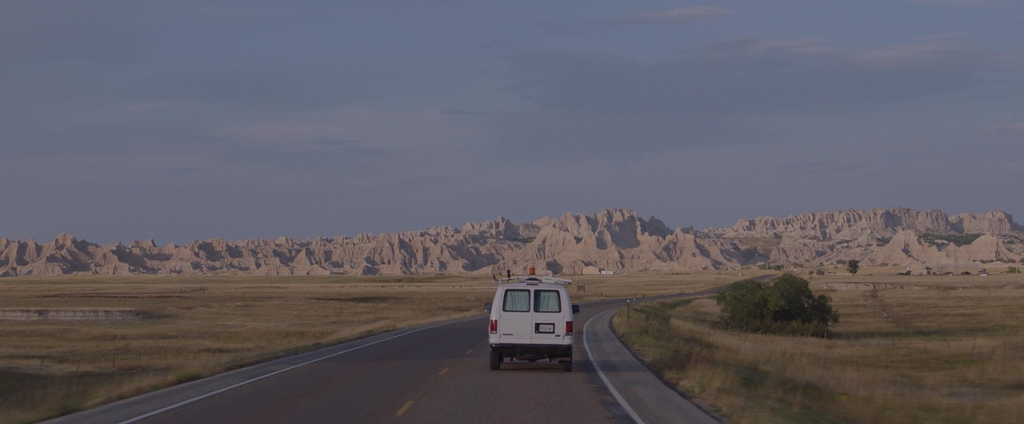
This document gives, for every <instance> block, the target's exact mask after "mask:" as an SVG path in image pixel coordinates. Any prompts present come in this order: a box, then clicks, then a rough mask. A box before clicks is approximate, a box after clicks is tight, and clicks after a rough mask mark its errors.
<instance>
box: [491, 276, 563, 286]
mask: <svg viewBox="0 0 1024 424" xmlns="http://www.w3.org/2000/svg"><path fill="white" fill-rule="evenodd" d="M494 282H495V283H498V284H505V283H545V284H562V285H566V286H567V285H569V284H572V280H569V279H565V278H555V277H547V276H543V275H523V276H518V275H516V276H512V277H509V278H498V279H495V280H494Z"/></svg>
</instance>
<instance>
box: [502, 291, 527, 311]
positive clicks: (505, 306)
mask: <svg viewBox="0 0 1024 424" xmlns="http://www.w3.org/2000/svg"><path fill="white" fill-rule="evenodd" d="M501 310H502V311H505V312H530V291H529V290H505V300H504V301H503V302H502V304H501Z"/></svg>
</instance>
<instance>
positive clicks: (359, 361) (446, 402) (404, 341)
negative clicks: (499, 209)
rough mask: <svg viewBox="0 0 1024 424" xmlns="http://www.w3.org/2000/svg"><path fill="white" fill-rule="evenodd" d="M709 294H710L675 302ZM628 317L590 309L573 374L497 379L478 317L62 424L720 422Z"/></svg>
mask: <svg viewBox="0 0 1024 424" xmlns="http://www.w3.org/2000/svg"><path fill="white" fill-rule="evenodd" d="M720 289H721V288H719V290H720ZM713 291H718V290H713ZM700 294H706V293H696V294H690V295H676V296H671V297H680V296H695V295H700ZM655 299H660V298H648V299H646V300H647V301H651V300H655ZM624 306H625V301H624V300H613V301H601V302H594V303H588V304H584V305H582V311H581V313H580V314H579V315H577V316H576V318H575V322H576V323H577V329H584V331H577V333H576V334H575V336H574V337H575V344H574V349H573V360H574V362H575V364H574V370H573V371H572V372H570V373H565V372H562V370H561V367H560V366H559V364H558V363H557V362H552V363H549V362H541V361H538V362H535V363H527V362H511V363H509V362H506V363H503V364H502V368H501V370H499V371H491V370H490V369H489V368H488V357H487V354H488V347H487V331H486V327H487V321H486V317H485V316H480V317H474V318H469V319H464V320H459V321H454V322H448V323H441V324H434V325H426V326H420V327H414V328H410V329H405V330H399V331H395V332H391V333H386V334H382V335H378V336H374V337H370V338H366V339H362V340H358V341H355V342H351V343H345V344H342V345H337V346H333V347H330V348H326V349H321V350H317V351H314V352H309V353H305V354H301V355H296V356H292V357H289V358H284V359H281V360H277V361H273V362H268V363H264V364H260V365H256V366H252V367H249V368H244V369H240V370H236V371H233V372H229V373H226V374H221V375H217V376H213V377H210V378H207V379H203V380H198V381H194V382H191V383H187V384H182V385H179V386H175V387H171V388H168V389H164V390H161V391H158V392H153V393H149V394H146V395H142V396H138V397H135V398H131V399H126V400H123V401H119V402H115V403H112V404H109V405H105V406H101V407H99V408H95V409H91V410H88V411H83V412H80V413H77V414H74V415H70V416H66V417H63V418H59V419H57V420H53V422H54V423H63V422H68V423H70V422H74V423H126V422H144V423H253V422H261V423H317V422H330V423H337V422H408V423H440V422H467V423H468V422H473V423H476V422H505V423H537V422H590V423H599V422H645V423H654V422H700V423H706V422H711V423H713V422H715V421H714V420H712V419H710V417H708V416H707V415H706V414H704V413H703V412H702V411H700V410H699V409H697V408H696V407H694V406H693V405H691V404H689V402H687V401H686V400H685V399H683V398H682V397H680V396H678V395H676V394H675V393H674V392H672V391H671V390H670V389H668V388H667V387H666V386H665V385H664V384H662V383H661V382H660V381H659V380H658V379H657V378H656V377H654V376H653V375H651V374H650V372H649V371H648V370H647V369H646V368H644V367H643V366H642V365H640V364H639V363H638V362H636V360H635V359H634V358H633V357H632V355H630V354H629V353H628V351H626V350H625V349H624V348H623V347H622V345H621V344H620V343H619V342H618V340H617V339H616V338H615V337H614V335H612V334H611V333H610V329H609V328H608V317H610V316H611V314H612V312H613V311H614V310H617V309H619V308H622V307H624ZM595 316H597V319H594V320H593V321H592V318H595ZM588 324H589V325H588ZM584 334H586V336H584ZM584 339H586V340H584ZM587 347H589V348H590V350H591V351H592V352H594V355H595V357H596V358H597V361H596V366H595V361H592V360H591V358H590V356H589V355H588V353H587V350H588V349H586V348H587Z"/></svg>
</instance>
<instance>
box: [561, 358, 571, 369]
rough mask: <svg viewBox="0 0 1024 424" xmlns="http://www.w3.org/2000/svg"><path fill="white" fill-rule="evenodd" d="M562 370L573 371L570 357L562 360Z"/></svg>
mask: <svg viewBox="0 0 1024 424" xmlns="http://www.w3.org/2000/svg"><path fill="white" fill-rule="evenodd" d="M562 371H565V372H569V371H572V359H570V360H568V361H562Z"/></svg>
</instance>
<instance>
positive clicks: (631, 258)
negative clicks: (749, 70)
mask: <svg viewBox="0 0 1024 424" xmlns="http://www.w3.org/2000/svg"><path fill="white" fill-rule="evenodd" d="M1022 257H1024V228H1022V227H1021V226H1020V225H1018V224H1016V223H1015V222H1014V221H1013V217H1012V216H1010V215H1009V214H1007V213H1005V212H989V213H983V214H960V215H953V216H949V215H947V214H946V213H945V212H942V211H940V210H929V211H918V210H915V209H907V208H893V209H874V210H869V211H855V210H847V211H837V212H821V213H809V214H804V215H799V216H790V217H787V218H771V217H763V218H756V219H751V220H741V221H739V222H737V223H736V225H734V226H731V227H725V228H707V229H704V230H694V229H692V228H688V229H675V230H673V229H669V228H668V227H667V226H665V224H664V223H663V222H662V221H660V220H658V219H657V218H654V217H650V218H648V219H644V218H642V217H640V216H639V215H638V214H637V213H636V212H634V211H632V210H630V209H627V208H622V209H606V210H603V211H601V212H598V213H596V214H591V215H576V214H571V213H566V214H564V215H562V216H560V217H557V218H547V217H545V218H541V219H538V220H536V221H533V222H530V223H522V224H520V223H515V222H512V221H510V220H508V219H505V218H502V217H498V218H497V219H495V220H493V221H487V222H483V223H469V224H466V225H464V226H462V228H452V227H435V228H431V229H428V230H425V231H416V232H403V233H390V234H378V235H372V234H359V235H357V236H355V237H330V238H327V237H318V238H314V239H310V240H294V239H289V238H284V237H282V238H278V239H274V240H264V239H253V240H242V241H233V242H229V241H225V240H223V239H220V238H214V239H211V240H206V241H196V242H194V243H191V244H186V245H174V244H168V245H165V246H158V245H157V244H156V243H154V242H153V241H152V240H149V241H135V242H132V243H131V244H129V245H124V244H121V243H118V244H116V245H98V244H93V243H89V242H87V241H84V240H78V239H77V238H75V237H74V236H71V235H67V234H61V235H59V236H58V237H57V238H56V239H55V240H53V241H50V242H47V243H42V244H40V243H37V242H36V241H34V240H31V239H30V240H27V241H13V240H8V239H5V238H0V276H18V275H63V274H90V275H128V274H159V275H168V274H178V275H201V274H217V273H224V274H243V275H328V274H355V275H375V274H427V273H429V274H433V273H452V274H465V273H479V274H491V273H501V272H504V270H505V269H512V270H514V271H515V272H522V271H524V270H525V269H526V268H528V267H536V268H537V269H540V270H545V269H549V270H552V271H554V272H557V273H568V274H573V273H579V272H580V271H581V270H582V269H583V268H584V267H586V266H589V265H596V266H598V267H601V268H604V269H608V270H613V271H638V270H697V269H738V268H741V267H743V266H749V265H757V264H763V263H764V262H765V261H771V262H772V263H787V264H800V265H804V266H808V267H814V266H818V265H819V264H822V263H830V262H833V261H837V260H850V259H857V260H861V261H863V262H864V263H865V264H880V263H888V264H893V265H907V266H920V265H922V264H925V263H928V264H951V263H965V262H990V261H1005V262H1010V261H1014V262H1016V261H1019V260H1020V259H1021V258H1022Z"/></svg>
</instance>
